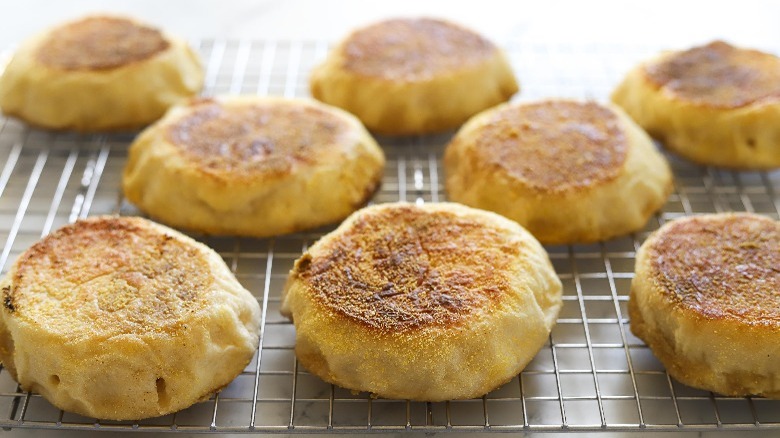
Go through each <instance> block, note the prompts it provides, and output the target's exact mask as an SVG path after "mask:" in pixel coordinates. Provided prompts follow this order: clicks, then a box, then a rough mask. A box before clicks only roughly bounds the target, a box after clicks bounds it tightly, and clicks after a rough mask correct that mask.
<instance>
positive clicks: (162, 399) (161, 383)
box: [155, 377, 170, 408]
mask: <svg viewBox="0 0 780 438" xmlns="http://www.w3.org/2000/svg"><path fill="white" fill-rule="evenodd" d="M155 384H156V385H157V404H158V405H160V407H163V408H164V407H166V406H168V402H169V401H170V397H168V393H167V392H166V391H165V389H166V388H165V379H163V378H162V377H159V378H158V379H157V382H155Z"/></svg>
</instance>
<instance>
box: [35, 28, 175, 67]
mask: <svg viewBox="0 0 780 438" xmlns="http://www.w3.org/2000/svg"><path fill="white" fill-rule="evenodd" d="M169 45H170V43H169V42H168V41H167V40H166V39H165V38H164V37H163V35H162V34H161V33H160V31H159V30H157V29H154V28H151V27H148V26H144V25H142V24H138V23H135V22H133V21H130V20H128V19H125V18H118V17H100V16H98V17H87V18H84V19H81V20H79V21H75V22H72V23H68V24H65V25H63V26H60V27H58V28H56V29H54V30H53V31H52V32H51V34H50V35H49V36H48V37H47V38H46V39H45V40H44V41H43V43H42V44H41V45H40V47H39V48H38V52H37V58H38V61H39V62H41V63H42V64H44V65H47V66H49V67H53V68H59V69H62V70H110V69H114V68H117V67H122V66H124V65H127V64H132V63H134V62H138V61H143V60H145V59H148V58H151V57H152V56H154V55H155V54H157V53H159V52H162V51H164V50H165V49H167V48H168V46H169Z"/></svg>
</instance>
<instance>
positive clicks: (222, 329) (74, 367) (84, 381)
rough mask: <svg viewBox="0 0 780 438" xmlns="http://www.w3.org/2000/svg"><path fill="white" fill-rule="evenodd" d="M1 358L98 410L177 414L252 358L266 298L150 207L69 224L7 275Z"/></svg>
mask: <svg viewBox="0 0 780 438" xmlns="http://www.w3.org/2000/svg"><path fill="white" fill-rule="evenodd" d="M0 288H1V290H2V294H3V298H2V299H3V305H2V310H0V359H1V360H2V362H3V367H4V368H5V369H6V370H8V372H9V373H11V376H12V377H13V378H14V379H16V380H17V381H18V382H19V384H20V385H21V387H22V389H23V390H25V391H33V392H37V393H39V394H41V395H42V396H43V397H44V398H46V399H47V400H49V401H50V402H51V403H52V404H54V405H55V406H57V407H58V408H60V409H63V410H66V411H70V412H75V413H77V414H81V415H86V416H89V417H94V418H102V419H110V420H135V419H141V418H146V417H155V416H158V415H165V414H169V413H171V412H175V411H178V410H180V409H184V408H186V407H188V406H190V405H192V404H193V403H195V402H197V401H200V400H202V399H204V398H207V397H208V396H209V395H210V394H211V393H213V392H214V391H216V390H219V389H220V388H222V387H224V386H226V385H227V384H228V383H230V382H231V381H232V380H233V379H234V378H235V377H236V376H237V375H238V374H239V373H240V372H241V371H242V370H243V369H244V367H245V366H246V365H247V363H249V361H250V360H251V359H252V356H253V355H254V353H255V351H256V349H257V344H258V334H257V331H258V328H259V320H260V316H259V315H260V308H259V306H258V303H257V300H256V299H255V298H254V297H253V296H252V295H251V294H250V293H249V292H247V291H246V290H245V289H244V288H243V287H241V285H240V284H239V283H238V281H236V279H235V278H234V277H233V275H232V274H231V272H230V270H229V269H228V267H227V266H225V263H224V262H223V261H222V259H221V258H220V257H219V255H217V254H216V253H215V252H214V251H212V250H211V249H209V248H207V247H206V246H205V245H203V244H200V243H198V242H195V241H194V240H192V239H190V238H189V237H186V236H184V235H182V234H181V233H179V232H177V231H174V230H171V229H169V228H167V227H163V226H161V225H157V224H155V223H153V222H150V221H147V220H145V219H141V218H129V217H108V216H105V217H95V218H90V219H85V220H81V221H78V222H76V223H74V224H71V225H67V226H65V227H63V228H61V229H59V230H57V231H55V232H54V233H52V234H49V235H48V236H46V237H44V238H43V239H42V240H41V241H39V242H38V243H36V244H34V245H33V246H32V247H30V248H29V249H28V250H27V251H26V252H24V253H23V254H22V255H21V256H20V257H19V259H18V260H16V262H15V263H14V265H13V266H12V267H11V270H10V271H9V272H8V273H7V274H6V275H5V277H3V279H2V280H1V281H0Z"/></svg>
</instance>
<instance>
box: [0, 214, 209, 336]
mask: <svg viewBox="0 0 780 438" xmlns="http://www.w3.org/2000/svg"><path fill="white" fill-rule="evenodd" d="M14 266H15V268H16V270H15V272H14V273H13V274H14V275H13V276H12V277H11V285H10V286H6V287H4V288H3V290H2V293H3V305H4V306H5V309H6V311H7V312H9V313H10V314H11V315H13V316H14V317H16V318H20V319H23V320H25V321H27V322H29V323H31V324H35V325H39V326H41V327H42V328H44V329H45V330H46V331H49V332H53V333H57V334H60V335H66V336H68V337H69V338H71V339H78V338H79V337H81V336H90V335H92V336H113V335H118V334H135V335H143V334H148V333H154V332H161V333H173V332H175V331H180V330H186V323H187V320H186V318H187V316H188V315H190V314H193V313H195V312H198V311H199V310H200V309H202V308H203V306H204V305H205V304H204V301H203V300H204V293H205V292H206V291H207V290H208V289H209V288H210V287H211V285H212V283H213V282H214V278H213V277H212V275H211V274H210V269H209V265H208V263H207V261H206V259H205V257H204V255H203V254H202V252H201V251H200V250H199V249H198V248H196V247H194V246H193V245H191V244H188V243H186V242H182V241H181V240H179V239H177V238H174V237H172V236H169V235H166V234H165V233H163V232H161V231H158V230H157V229H155V228H152V227H151V224H150V222H148V221H146V220H144V219H140V218H123V217H108V216H104V217H97V218H90V219H85V220H81V221H78V222H76V223H74V224H71V225H67V226H65V227H63V228H60V229H59V230H57V231H55V232H53V233H51V234H49V235H48V236H46V237H44V238H43V239H42V240H40V241H39V242H37V243H36V244H34V245H33V246H31V247H30V248H29V249H28V250H27V251H25V252H24V253H23V254H22V255H21V257H20V258H19V259H18V261H17V262H16V264H15V265H14Z"/></svg>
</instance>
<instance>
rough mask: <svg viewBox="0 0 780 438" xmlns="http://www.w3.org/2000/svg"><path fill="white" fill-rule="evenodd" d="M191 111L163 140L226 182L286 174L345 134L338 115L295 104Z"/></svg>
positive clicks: (205, 103)
mask: <svg viewBox="0 0 780 438" xmlns="http://www.w3.org/2000/svg"><path fill="white" fill-rule="evenodd" d="M190 108H191V109H192V111H191V112H190V113H189V114H187V115H186V116H184V117H183V118H181V119H179V120H177V121H176V122H175V123H173V124H171V125H170V126H169V127H168V130H167V133H166V134H167V138H168V141H169V142H171V143H172V144H173V145H175V146H176V147H177V148H178V149H179V151H180V153H181V154H182V155H183V156H185V157H186V158H187V159H188V160H190V161H192V162H193V163H195V164H196V167H197V168H198V169H199V170H200V171H202V172H205V173H207V174H210V175H212V176H216V177H219V178H223V179H225V180H235V179H242V178H246V179H251V178H254V177H257V176H258V175H269V176H270V175H284V174H287V173H290V172H291V171H292V170H293V168H294V166H296V165H298V164H306V163H309V164H310V163H314V162H315V161H316V159H317V156H318V155H321V154H322V153H324V151H325V150H327V149H329V148H333V147H335V146H336V145H337V144H338V142H339V138H340V137H341V136H342V135H344V134H345V133H346V132H347V131H348V130H349V129H350V126H349V125H348V123H347V122H346V121H345V120H343V119H342V118H341V117H339V116H338V115H337V114H334V113H331V112H329V111H326V110H324V109H322V108H318V107H316V106H314V105H308V104H305V103H303V102H301V101H295V100H291V101H282V100H272V101H265V102H262V101H257V102H251V103H249V102H243V103H239V104H231V105H224V104H222V103H220V102H217V101H211V100H201V101H197V102H194V103H192V104H191V106H190Z"/></svg>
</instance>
